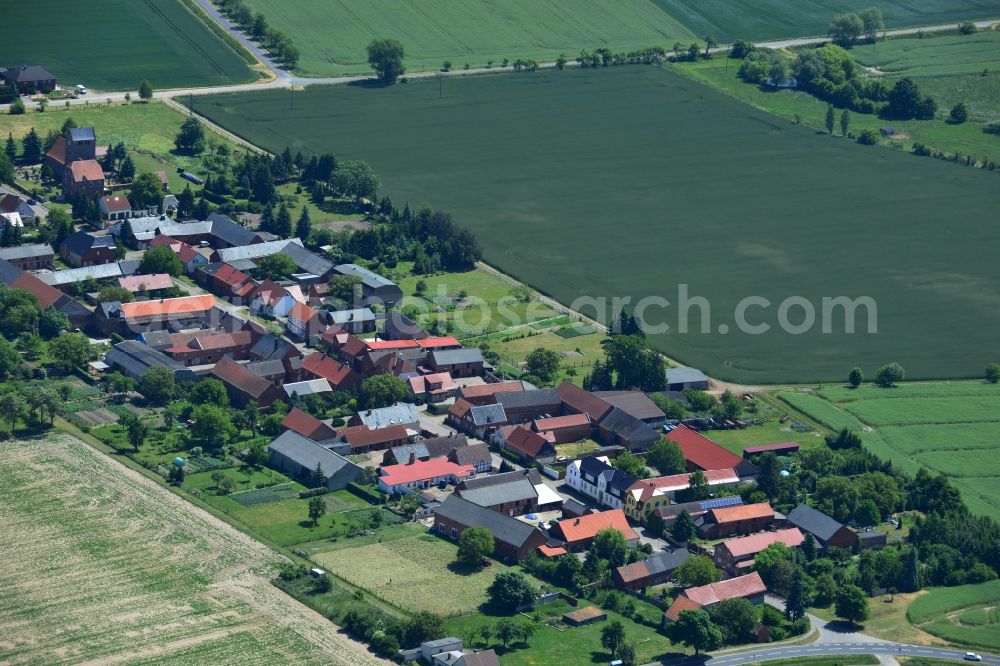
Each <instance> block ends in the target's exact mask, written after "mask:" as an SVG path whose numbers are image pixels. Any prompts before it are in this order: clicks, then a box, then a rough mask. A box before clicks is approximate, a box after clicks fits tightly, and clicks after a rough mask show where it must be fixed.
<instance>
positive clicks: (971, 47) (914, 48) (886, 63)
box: [851, 30, 1000, 143]
mask: <svg viewBox="0 0 1000 666" xmlns="http://www.w3.org/2000/svg"><path fill="white" fill-rule="evenodd" d="M851 53H852V54H853V55H854V58H855V59H856V60H857V61H858V62H860V63H861V64H863V65H865V66H867V67H873V68H877V69H878V70H879V71H880V72H882V73H883V74H884V75H885V76H886V77H888V78H889V80H890V82H891V81H894V80H895V79H897V78H901V77H904V76H908V77H910V78H912V79H914V80H916V82H917V83H918V84H919V86H920V90H921V92H922V93H923V94H926V95H930V96H932V97H934V99H935V100H937V103H938V107H939V108H940V109H941V111H942V113H947V112H948V110H949V109H951V107H952V106H954V105H955V104H957V103H959V102H965V105H966V106H967V107H968V109H969V119H970V120H971V121H972V122H975V123H989V122H994V121H997V120H1000V32H997V31H995V30H990V31H983V32H977V33H975V34H972V35H944V36H939V37H936V36H933V35H930V36H925V37H924V38H922V39H917V38H907V39H893V40H889V41H885V42H880V43H879V44H878V45H877V46H876V48H874V49H871V48H868V47H864V48H860V47H859V48H855V49H853V50H852V51H851ZM994 142H996V141H995V140H994ZM996 143H1000V142H996Z"/></svg>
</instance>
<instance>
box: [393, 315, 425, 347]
mask: <svg viewBox="0 0 1000 666" xmlns="http://www.w3.org/2000/svg"><path fill="white" fill-rule="evenodd" d="M381 337H382V338H384V339H386V340H423V339H424V338H427V337H430V333H428V332H427V331H425V330H424V329H422V328H420V326H418V325H417V323H416V322H415V321H413V320H412V319H410V318H409V317H407V316H406V315H404V314H403V313H401V312H389V313H387V314H386V316H385V321H384V322H383V323H382V333H381Z"/></svg>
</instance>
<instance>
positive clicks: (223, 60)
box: [0, 0, 256, 94]
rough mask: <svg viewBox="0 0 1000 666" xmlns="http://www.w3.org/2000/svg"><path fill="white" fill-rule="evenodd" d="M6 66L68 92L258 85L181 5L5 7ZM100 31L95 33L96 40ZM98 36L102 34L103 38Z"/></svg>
mask: <svg viewBox="0 0 1000 666" xmlns="http://www.w3.org/2000/svg"><path fill="white" fill-rule="evenodd" d="M2 6H3V15H4V23H5V24H6V25H7V26H17V28H16V29H9V30H6V31H5V33H4V39H3V40H0V62H2V63H4V65H5V66H7V67H14V66H17V65H21V64H29V65H42V66H43V67H45V68H46V69H47V70H49V71H50V72H52V73H53V74H55V75H56V76H57V77H58V78H59V83H60V84H61V85H63V86H65V87H73V86H75V85H77V84H83V85H85V86H87V87H88V88H89V89H91V94H94V93H95V92H96V91H98V90H114V91H118V90H133V91H135V90H137V89H138V87H139V82H140V81H141V80H143V79H147V80H149V82H150V83H151V84H152V85H153V87H154V88H183V87H187V86H214V85H223V84H227V83H242V82H244V81H253V80H255V79H256V76H255V75H254V73H253V71H251V69H250V68H249V67H248V66H247V63H246V62H245V61H244V59H243V57H242V56H241V55H240V54H239V53H237V52H236V51H234V50H233V48H232V47H231V46H230V45H228V44H226V43H225V42H224V41H222V40H221V39H220V38H219V37H218V36H217V35H216V34H214V33H213V32H212V31H211V29H210V28H209V27H208V26H207V25H205V24H204V23H202V22H201V20H200V19H199V18H198V17H196V16H195V15H194V14H193V13H191V12H190V11H189V10H188V9H187V8H186V7H185V6H184V5H183V4H182V3H181V2H180V0H92V1H91V2H87V3H85V4H82V5H81V3H79V2H74V0H46V2H44V3H35V2H16V1H15V0H5V1H4V2H3V3H2ZM95 31H96V32H95ZM98 33H99V34H98Z"/></svg>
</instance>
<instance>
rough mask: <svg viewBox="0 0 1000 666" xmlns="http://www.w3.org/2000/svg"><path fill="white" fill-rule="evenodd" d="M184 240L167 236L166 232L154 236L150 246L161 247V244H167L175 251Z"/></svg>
mask: <svg viewBox="0 0 1000 666" xmlns="http://www.w3.org/2000/svg"><path fill="white" fill-rule="evenodd" d="M182 242H183V241H179V240H177V239H176V238H171V237H170V236H167V235H165V234H160V235H159V236H153V237H152V238H151V239H150V240H149V247H160V246H161V245H166V246H167V247H169V248H170V249H171V250H173V251H174V252H176V251H177V247H178V246H179V245H180V244H181V243H182Z"/></svg>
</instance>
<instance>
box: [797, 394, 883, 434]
mask: <svg viewBox="0 0 1000 666" xmlns="http://www.w3.org/2000/svg"><path fill="white" fill-rule="evenodd" d="M778 398H780V399H781V400H784V401H785V402H787V403H788V404H789V405H791V406H792V407H794V408H795V409H798V410H799V411H801V412H804V413H805V414H806V416H809V417H810V418H812V419H815V420H816V421H818V422H819V423H822V424H823V425H825V426H826V427H828V428H830V429H831V430H840V429H841V428H848V429H850V430H861V429H863V428H864V426H863V425H862V424H861V421H859V420H857V419H856V418H854V417H853V416H851V415H850V414H848V413H847V412H844V411H842V410H840V409H837V408H836V407H834V406H833V405H831V404H830V403H829V402H827V401H826V400H823V399H822V398H819V397H817V396H815V395H810V394H809V393H794V392H791V391H783V392H782V393H779V394H778Z"/></svg>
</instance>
